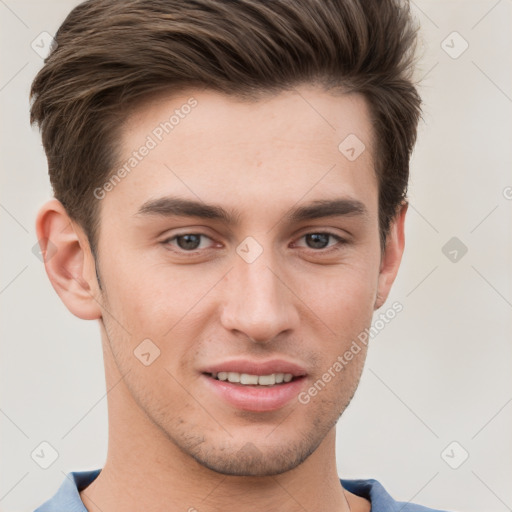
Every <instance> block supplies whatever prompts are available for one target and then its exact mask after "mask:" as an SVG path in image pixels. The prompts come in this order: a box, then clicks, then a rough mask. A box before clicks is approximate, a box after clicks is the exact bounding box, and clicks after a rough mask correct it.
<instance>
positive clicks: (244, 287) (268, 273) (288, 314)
mask: <svg viewBox="0 0 512 512" xmlns="http://www.w3.org/2000/svg"><path fill="white" fill-rule="evenodd" d="M248 244H249V245H248V246H244V243H243V242H242V244H240V246H239V247H238V249H237V253H238V255H237V256H236V260H235V264H234V268H233V269H232V270H231V272H230V273H229V280H228V290H226V299H225V301H224V303H223V308H224V310H223V314H222V318H223V323H224V326H225V327H226V328H227V329H230V330H233V329H234V330H237V331H240V332H243V333H244V334H246V335H247V336H248V337H249V338H251V339H252V340H253V341H256V342H263V343H264V342H268V341H271V340H272V339H273V338H275V337H276V336H277V335H278V334H279V333H281V332H283V331H285V330H288V329H291V328H293V327H295V322H296V321H297V318H298V316H297V312H296V311H295V306H294V304H293V300H292V298H293V294H292V293H291V292H290V290H288V289H287V287H286V286H285V285H284V284H283V282H282V281H281V279H282V277H281V276H280V275H279V274H280V272H279V268H278V265H277V262H276V259H275V258H274V257H273V255H272V252H271V250H270V249H268V250H263V248H262V247H261V246H260V247H261V249H259V250H258V251H257V252H259V254H258V255H257V256H256V257H255V252H254V251H255V250H256V249H257V248H256V247H255V246H254V245H253V246H252V247H251V241H249V242H248ZM244 249H245V250H246V251H245V252H244ZM247 249H248V250H247ZM251 252H252V257H248V256H247V255H248V254H251Z"/></svg>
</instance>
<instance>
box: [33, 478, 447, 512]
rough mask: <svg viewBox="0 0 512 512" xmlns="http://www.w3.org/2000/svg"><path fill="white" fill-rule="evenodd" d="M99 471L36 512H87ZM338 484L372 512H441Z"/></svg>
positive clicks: (373, 488)
mask: <svg viewBox="0 0 512 512" xmlns="http://www.w3.org/2000/svg"><path fill="white" fill-rule="evenodd" d="M100 471H101V469H95V470H92V471H72V472H70V473H68V475H67V476H66V478H65V479H64V482H63V483H62V485H61V486H60V487H59V490H58V491H57V492H56V493H55V495H54V496H53V497H52V498H50V499H49V500H48V501H46V502H45V503H43V504H42V505H41V506H40V507H38V508H37V509H36V510H35V512H87V509H86V508H85V506H84V504H83V502H82V500H81V499H80V494H79V492H80V491H82V490H83V489H85V488H86V487H87V486H88V485H89V484H90V483H91V482H92V481H93V480H94V479H95V478H96V477H97V476H98V475H99V474H100ZM340 482H341V484H342V485H343V487H344V488H345V489H346V490H347V491H349V492H351V493H353V494H357V495H358V496H361V497H363V498H366V499H367V500H368V501H369V502H370V503H371V504H372V507H371V512H443V511H442V510H437V509H433V508H427V507H423V506H421V505H415V504H413V503H407V502H403V501H395V500H394V499H393V498H392V497H391V496H390V495H389V494H388V493H387V491H386V490H385V489H384V487H383V486H382V485H381V484H380V483H379V482H378V481H377V480H374V479H369V480H345V479H340Z"/></svg>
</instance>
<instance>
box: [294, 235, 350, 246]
mask: <svg viewBox="0 0 512 512" xmlns="http://www.w3.org/2000/svg"><path fill="white" fill-rule="evenodd" d="M302 239H305V241H306V244H307V245H308V247H309V248H310V249H320V250H322V249H329V248H331V247H334V246H335V245H337V244H340V245H341V244H343V243H345V240H344V239H343V238H341V237H340V236H338V235H335V234H333V233H328V232H319V233H308V234H306V235H303V236H302V237H301V238H300V240H302ZM329 239H334V240H335V243H334V244H331V245H329Z"/></svg>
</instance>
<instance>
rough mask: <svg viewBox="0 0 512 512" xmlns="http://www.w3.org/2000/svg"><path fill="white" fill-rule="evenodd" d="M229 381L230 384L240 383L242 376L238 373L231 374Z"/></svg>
mask: <svg viewBox="0 0 512 512" xmlns="http://www.w3.org/2000/svg"><path fill="white" fill-rule="evenodd" d="M228 380H229V382H240V374H239V373H236V372H229V373H228Z"/></svg>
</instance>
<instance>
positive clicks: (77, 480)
mask: <svg viewBox="0 0 512 512" xmlns="http://www.w3.org/2000/svg"><path fill="white" fill-rule="evenodd" d="M100 471H101V469H94V470H91V471H73V472H71V473H68V474H67V475H66V477H65V478H64V481H63V482H62V484H61V486H60V487H59V489H58V490H57V492H56V493H55V494H54V495H53V496H52V497H51V498H50V499H49V500H47V501H45V502H44V503H43V504H42V505H41V506H40V507H38V508H37V509H36V510H35V511H34V512H87V509H86V508H85V506H84V504H83V502H82V500H81V499H80V491H81V490H83V489H85V488H86V487H87V486H88V485H89V484H90V483H91V482H92V481H93V480H94V479H95V478H96V477H97V476H98V475H99V474H100Z"/></svg>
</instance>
